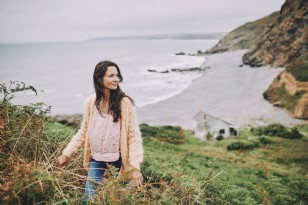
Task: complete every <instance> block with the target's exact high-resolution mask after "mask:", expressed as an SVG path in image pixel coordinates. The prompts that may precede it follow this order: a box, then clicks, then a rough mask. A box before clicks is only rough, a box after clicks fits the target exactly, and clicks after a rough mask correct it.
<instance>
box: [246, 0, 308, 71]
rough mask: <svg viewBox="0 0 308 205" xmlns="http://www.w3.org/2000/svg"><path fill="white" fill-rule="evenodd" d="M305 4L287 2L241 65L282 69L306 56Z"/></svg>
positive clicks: (297, 0)
mask: <svg viewBox="0 0 308 205" xmlns="http://www.w3.org/2000/svg"><path fill="white" fill-rule="evenodd" d="M307 8H308V1H306V0H287V1H286V2H285V3H284V4H283V6H282V8H281V10H280V12H279V17H278V18H277V20H276V21H275V22H273V26H271V28H270V29H269V30H268V31H265V33H264V34H263V35H262V36H261V37H260V38H259V39H258V41H257V42H256V44H255V46H253V47H252V48H250V50H249V51H248V52H247V53H246V54H245V55H244V56H243V62H244V64H247V65H251V66H262V65H271V66H274V67H286V66H288V65H290V64H292V63H293V62H294V61H296V60H297V59H300V58H303V57H304V55H307V54H306V53H307V41H308V28H307V21H308V19H307V18H308V16H307V15H308V13H307Z"/></svg>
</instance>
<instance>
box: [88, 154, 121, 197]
mask: <svg viewBox="0 0 308 205" xmlns="http://www.w3.org/2000/svg"><path fill="white" fill-rule="evenodd" d="M111 165H112V166H114V167H116V168H118V169H120V168H121V157H120V159H118V160H117V161H115V162H101V161H96V160H94V159H93V158H91V161H90V167H89V171H88V177H87V183H86V188H85V195H86V198H87V199H89V198H91V197H93V196H94V195H95V194H96V184H95V183H99V182H101V181H103V176H104V173H105V171H106V170H107V168H108V166H111Z"/></svg>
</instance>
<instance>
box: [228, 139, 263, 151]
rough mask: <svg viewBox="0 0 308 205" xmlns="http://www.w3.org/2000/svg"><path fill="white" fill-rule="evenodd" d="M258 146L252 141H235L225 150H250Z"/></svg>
mask: <svg viewBox="0 0 308 205" xmlns="http://www.w3.org/2000/svg"><path fill="white" fill-rule="evenodd" d="M258 146H259V143H258V142H254V141H236V142H233V143H231V144H229V145H228V146H227V150H229V151H231V150H250V149H254V148H257V147H258Z"/></svg>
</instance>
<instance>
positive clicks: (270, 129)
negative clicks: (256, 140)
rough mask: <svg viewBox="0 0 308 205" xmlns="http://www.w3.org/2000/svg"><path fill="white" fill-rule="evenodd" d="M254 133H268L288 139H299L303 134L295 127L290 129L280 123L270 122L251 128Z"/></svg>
mask: <svg viewBox="0 0 308 205" xmlns="http://www.w3.org/2000/svg"><path fill="white" fill-rule="evenodd" d="M252 132H253V134H255V135H258V136H260V135H268V136H271V137H275V136H277V137H283V138H289V139H300V138H302V137H303V135H302V134H301V133H300V132H299V131H298V129H297V128H292V129H291V131H289V130H288V128H286V127H285V126H283V125H281V124H270V125H268V126H265V127H257V128H255V129H253V130H252Z"/></svg>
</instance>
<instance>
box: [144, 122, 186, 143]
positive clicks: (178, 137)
mask: <svg viewBox="0 0 308 205" xmlns="http://www.w3.org/2000/svg"><path fill="white" fill-rule="evenodd" d="M140 130H141V133H142V136H144V137H154V138H156V139H158V140H160V141H164V142H169V143H172V144H182V143H184V141H185V136H184V132H183V130H182V128H181V127H178V126H157V127H152V126H149V125H147V124H141V125H140Z"/></svg>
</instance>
